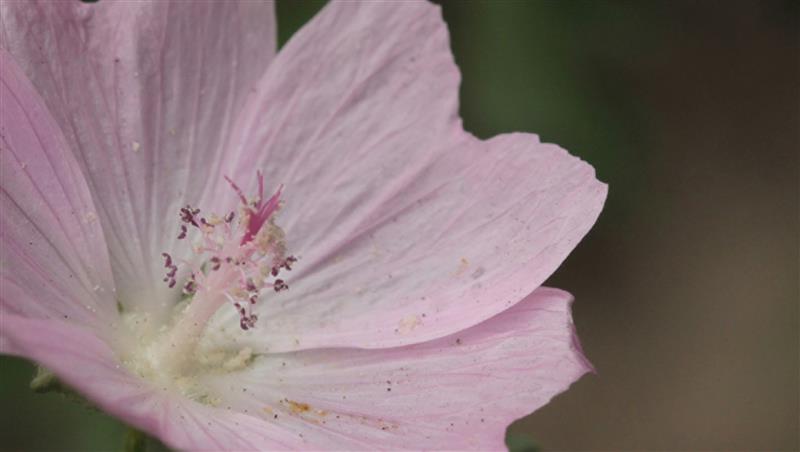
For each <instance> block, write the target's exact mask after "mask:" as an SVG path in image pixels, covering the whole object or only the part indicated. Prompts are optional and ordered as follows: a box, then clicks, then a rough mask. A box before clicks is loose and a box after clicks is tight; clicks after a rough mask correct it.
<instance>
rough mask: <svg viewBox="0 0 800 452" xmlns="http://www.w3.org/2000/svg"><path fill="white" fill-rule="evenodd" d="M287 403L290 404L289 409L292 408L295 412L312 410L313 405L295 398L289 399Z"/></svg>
mask: <svg viewBox="0 0 800 452" xmlns="http://www.w3.org/2000/svg"><path fill="white" fill-rule="evenodd" d="M286 403H288V404H289V409H290V410H292V413H294V414H300V413H305V412H307V411H309V410H311V406H310V405H309V404H307V403H301V402H295V401H294V400H288V401H287V402H286Z"/></svg>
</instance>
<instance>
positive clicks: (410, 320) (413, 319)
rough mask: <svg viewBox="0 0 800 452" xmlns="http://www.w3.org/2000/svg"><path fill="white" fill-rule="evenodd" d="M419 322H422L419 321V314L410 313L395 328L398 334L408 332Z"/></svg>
mask: <svg viewBox="0 0 800 452" xmlns="http://www.w3.org/2000/svg"><path fill="white" fill-rule="evenodd" d="M420 323H422V322H421V321H420V319H419V316H416V315H410V316H408V317H405V318H404V319H403V320H401V321H400V326H399V327H398V328H397V332H398V333H400V334H406V333H410V332H411V331H412V330H413V329H414V328H416V327H417V326H418V325H419V324H420Z"/></svg>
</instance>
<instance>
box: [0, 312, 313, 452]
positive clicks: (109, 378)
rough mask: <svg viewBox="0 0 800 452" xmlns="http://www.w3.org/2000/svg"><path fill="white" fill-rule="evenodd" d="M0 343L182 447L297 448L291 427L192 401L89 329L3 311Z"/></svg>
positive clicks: (126, 419)
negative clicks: (137, 369) (130, 365)
mask: <svg viewBox="0 0 800 452" xmlns="http://www.w3.org/2000/svg"><path fill="white" fill-rule="evenodd" d="M2 322H3V328H2V331H3V336H2V339H1V340H0V345H2V346H3V347H5V349H4V352H8V351H9V350H10V352H12V353H14V354H16V355H19V356H22V357H25V358H29V359H33V360H35V361H36V362H38V363H40V364H42V365H44V366H46V367H47V368H49V369H51V370H52V371H54V372H55V373H56V374H57V375H58V377H59V378H60V379H61V380H62V381H64V382H65V383H67V384H69V385H70V386H71V387H72V388H74V389H75V390H77V391H78V392H80V393H82V394H83V395H85V396H86V397H87V398H88V399H90V400H91V401H92V402H94V403H95V404H96V405H97V406H98V407H99V408H101V409H103V410H104V411H106V412H108V413H110V414H112V415H114V416H117V417H119V418H120V419H121V420H123V421H124V422H127V423H128V424H131V425H133V426H135V427H137V428H139V429H141V430H143V431H146V432H148V433H150V434H152V435H154V436H157V437H158V438H160V439H161V440H162V441H164V442H165V443H166V444H167V445H169V446H171V447H173V448H175V449H181V450H257V449H261V450H263V449H265V448H266V449H272V450H276V449H280V450H286V449H290V448H296V447H297V446H298V445H299V444H300V442H299V441H298V439H297V438H296V437H295V436H294V435H291V434H289V432H287V431H285V430H282V429H280V428H277V427H276V426H273V425H270V424H269V423H267V422H265V421H263V420H261V419H258V418H255V417H252V416H248V415H245V414H242V413H237V412H235V411H231V410H229V409H226V408H213V407H210V406H206V405H201V404H199V403H196V402H192V401H190V400H188V399H186V398H183V397H181V396H180V395H178V394H176V393H175V392H174V390H173V389H171V388H159V387H154V386H152V385H151V384H150V383H148V382H145V381H144V380H141V379H139V378H137V377H135V376H133V375H131V374H130V373H129V372H128V371H127V370H126V369H125V368H124V367H123V366H121V364H120V363H119V360H118V358H117V357H116V356H115V355H114V353H113V352H112V350H111V349H110V348H109V347H108V346H107V345H106V344H105V343H104V342H103V341H101V340H100V339H98V338H97V337H96V336H94V335H93V334H92V333H90V332H89V331H88V330H86V329H82V328H77V327H74V326H71V325H68V324H66V323H64V322H59V321H53V320H36V319H27V318H23V317H19V316H16V315H13V314H7V315H6V314H4V315H3V317H2Z"/></svg>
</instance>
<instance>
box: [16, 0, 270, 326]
mask: <svg viewBox="0 0 800 452" xmlns="http://www.w3.org/2000/svg"><path fill="white" fill-rule="evenodd" d="M0 38H2V46H3V47H4V48H6V49H8V50H9V51H10V52H11V54H13V56H14V57H15V58H16V59H17V61H18V62H19V63H20V65H21V66H22V67H23V68H24V70H25V71H26V72H27V73H28V74H29V75H30V77H31V80H32V82H33V84H34V86H35V87H36V89H37V90H38V91H39V92H40V93H41V95H42V97H43V98H44V100H45V103H46V105H47V107H48V108H49V109H50V111H51V112H52V113H53V115H54V117H55V119H56V122H57V123H58V124H59V125H60V126H61V128H62V130H63V131H64V133H65V135H66V139H67V142H68V144H69V145H70V147H71V148H72V149H73V151H74V152H75V155H76V157H77V158H78V161H79V163H80V165H81V168H82V169H83V171H84V172H85V174H86V175H87V178H88V181H89V186H90V189H91V191H92V193H93V195H94V197H95V203H96V204H97V206H98V212H97V214H98V216H99V218H100V222H101V224H102V225H103V228H104V230H105V231H106V238H107V240H108V245H109V248H110V252H111V259H112V265H113V269H114V277H115V280H116V281H117V285H118V288H119V290H120V300H121V301H122V303H124V304H126V306H128V307H133V306H136V305H142V306H147V308H148V309H149V310H151V311H156V310H159V309H167V308H170V307H171V305H172V303H171V300H169V299H168V297H174V296H175V291H170V292H168V293H167V292H166V290H165V288H164V287H163V283H162V282H161V277H162V276H163V275H162V274H163V268H162V265H161V264H162V260H161V259H160V253H161V252H163V251H168V252H171V253H173V256H176V257H180V256H181V254H182V252H185V251H186V249H187V245H186V244H184V243H183V242H181V244H180V245H181V246H178V244H176V243H175V242H176V239H175V237H176V236H177V234H178V226H177V225H178V215H177V212H178V208H179V207H180V206H181V205H183V204H185V203H187V202H188V203H192V204H193V205H198V206H201V207H202V208H204V209H205V208H215V207H218V206H217V205H215V201H214V199H215V197H216V196H217V195H218V193H220V192H226V191H227V190H228V189H227V187H226V184H225V182H224V180H223V179H222V174H221V171H222V165H221V162H222V161H224V160H225V159H228V158H231V157H233V156H235V154H231V152H232V151H233V150H232V149H229V148H228V147H227V146H226V145H225V142H226V140H227V137H228V135H229V131H230V129H231V124H232V123H233V121H234V118H235V117H236V116H237V115H238V114H239V112H240V111H241V108H242V105H243V103H244V99H245V97H246V96H247V95H248V94H249V93H250V91H251V90H252V89H253V86H254V83H255V81H256V79H257V78H258V77H259V76H261V74H262V73H263V72H264V70H265V69H266V67H267V65H268V64H269V63H270V61H271V60H272V58H273V55H274V52H275V38H276V27H275V20H274V12H273V5H272V3H271V2H267V1H265V2H258V1H252V0H238V1H234V0H230V1H224V2H221V1H216V2H211V1H194V2H188V1H170V2H166V1H125V2H112V1H107V0H104V1H102V2H99V3H98V4H96V5H89V4H82V3H80V2H77V1H57V2H54V1H24V2H22V1H20V2H17V1H14V2H2V29H0ZM223 214H224V212H223Z"/></svg>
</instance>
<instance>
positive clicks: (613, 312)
mask: <svg viewBox="0 0 800 452" xmlns="http://www.w3.org/2000/svg"><path fill="white" fill-rule="evenodd" d="M442 3H443V11H444V16H445V20H446V21H447V23H448V25H449V27H450V32H451V37H452V46H453V51H454V53H455V56H456V61H457V63H458V65H459V67H460V68H461V71H462V74H463V84H462V88H461V101H462V115H463V117H464V123H465V127H466V128H467V129H468V130H470V131H472V132H473V133H475V134H476V135H478V136H480V137H484V138H485V137H490V136H492V135H495V134H498V133H503V132H510V131H528V132H535V133H538V134H540V135H541V137H542V139H543V140H544V141H549V142H555V143H559V144H560V145H562V146H563V147H565V148H566V149H568V150H570V151H571V152H572V153H574V154H576V155H578V156H580V157H582V158H584V159H585V160H587V161H589V162H590V163H592V164H593V165H594V166H595V168H596V169H597V172H598V176H599V178H600V179H601V180H603V181H605V182H607V183H608V184H609V186H610V194H609V198H608V203H607V207H606V210H605V211H604V213H603V215H602V216H601V218H600V220H599V222H598V224H597V226H596V227H595V228H594V230H593V231H592V232H591V233H590V234H589V236H588V237H587V238H586V240H585V241H584V242H582V243H581V244H580V246H578V248H577V250H576V251H575V252H574V253H573V254H572V255H571V256H570V258H569V259H568V260H567V261H566V263H565V264H564V265H563V266H562V267H561V269H560V270H559V271H558V272H557V273H556V274H555V275H554V276H553V277H552V278H551V280H550V281H549V284H550V285H554V286H558V287H562V288H566V289H568V290H569V291H571V292H572V293H573V294H574V295H575V296H576V299H577V303H576V304H575V308H574V309H575V320H576V323H577V327H578V331H579V333H580V336H581V339H582V341H583V344H584V349H585V351H586V353H587V355H588V356H589V358H590V359H591V360H592V361H593V363H594V364H595V366H596V367H597V370H598V374H597V375H590V376H587V377H584V378H583V379H582V380H581V381H580V382H578V383H577V384H576V385H574V386H573V388H572V389H571V390H570V391H568V392H567V393H565V394H563V395H561V396H559V397H557V398H556V399H554V400H553V402H552V403H551V404H550V405H548V406H547V407H545V408H544V409H542V410H540V411H538V412H536V413H535V414H533V415H531V416H528V417H526V418H524V419H522V420H520V421H518V422H516V423H514V424H513V425H512V426H511V428H510V429H509V438H510V440H511V441H512V442H513V446H514V449H517V450H524V449H526V448H530V447H532V446H531V445H532V444H537V445H538V447H540V448H542V449H544V450H588V449H593V450H622V449H625V450H665V449H671V450H697V449H703V450H798V449H799V448H800V444H799V442H800V440H798V430H799V429H800V419H799V417H798V404H799V403H800V396H799V395H798V389H799V388H800V378H799V377H798V368H799V367H800V365H799V363H798V361H799V360H800V353H799V347H800V339H799V338H798V320H799V317H800V316H799V314H798V277H799V275H800V272H798V248H799V246H798V245H799V244H798V231H800V228H799V227H798V187H799V185H798V149H800V132H798V130H799V128H800V33H798V31H799V30H800V23H799V22H800V21H799V20H798V17H800V10H799V9H798V4H800V2H794V1H762V2H755V1H724V2H723V1H670V2H648V1H510V0H505V1H504V0H496V1H478V0H472V1H452V2H451V1H444V2H442ZM323 4H324V2H318V1H314V2H301V1H291V2H290V1H279V2H278V21H279V27H280V42H281V43H283V42H286V40H287V39H288V38H289V37H290V36H291V34H292V33H293V32H294V31H295V30H297V29H298V28H299V27H300V26H302V24H303V23H304V22H305V21H306V20H308V18H310V17H311V16H312V15H313V14H314V12H316V11H317V10H318V9H319V8H320V7H321V6H322V5H323ZM0 370H1V372H0V378H1V379H0V400H1V401H2V406H3V409H2V412H0V425H2V428H0V447H2V449H3V450H10V451H14V450H119V449H120V448H121V445H122V437H123V432H124V430H125V428H124V426H122V425H120V424H119V423H118V422H116V421H115V420H113V419H110V418H108V417H106V416H104V415H102V414H101V413H97V412H94V411H92V410H90V409H87V408H84V407H82V406H80V405H78V404H74V403H72V402H70V401H68V400H67V399H65V398H64V397H62V396H59V395H37V394H34V393H33V392H31V391H29V390H28V389H27V384H28V382H29V380H30V377H31V376H32V374H33V368H32V366H31V365H30V364H28V363H26V362H24V361H22V360H18V359H10V358H0Z"/></svg>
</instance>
